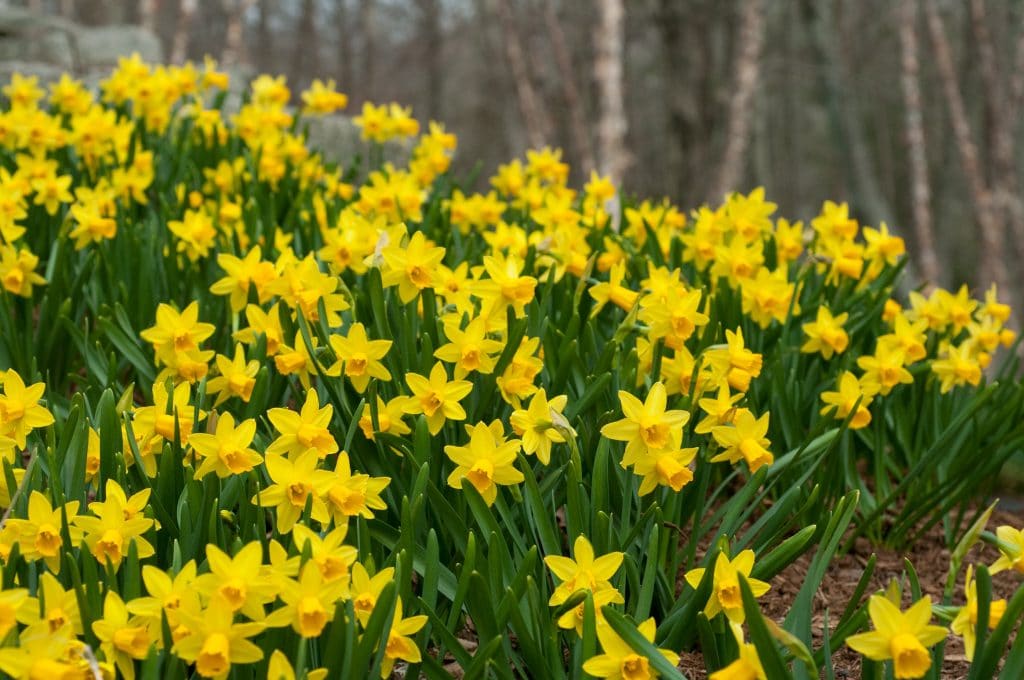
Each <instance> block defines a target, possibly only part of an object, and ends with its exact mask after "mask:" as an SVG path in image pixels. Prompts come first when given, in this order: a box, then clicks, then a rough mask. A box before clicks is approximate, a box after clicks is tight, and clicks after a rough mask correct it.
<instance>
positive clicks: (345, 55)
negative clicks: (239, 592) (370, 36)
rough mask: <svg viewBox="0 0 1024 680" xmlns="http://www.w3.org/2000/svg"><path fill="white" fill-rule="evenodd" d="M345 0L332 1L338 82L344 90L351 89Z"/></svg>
mask: <svg viewBox="0 0 1024 680" xmlns="http://www.w3.org/2000/svg"><path fill="white" fill-rule="evenodd" d="M349 21H350V17H349V13H348V2H347V0H335V3H334V42H335V45H336V46H337V48H338V50H337V60H338V83H339V84H340V86H341V88H342V89H343V90H345V91H346V92H351V91H352V77H353V76H352V34H351V27H350V26H349Z"/></svg>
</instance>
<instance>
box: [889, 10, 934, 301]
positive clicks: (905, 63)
mask: <svg viewBox="0 0 1024 680" xmlns="http://www.w3.org/2000/svg"><path fill="white" fill-rule="evenodd" d="M899 10H900V11H899V15H898V17H897V25H898V26H899V32H900V57H901V59H900V64H901V69H900V75H901V78H900V84H901V85H902V90H903V104H904V108H905V109H906V111H905V113H904V116H905V124H906V135H907V155H908V157H909V160H910V191H911V206H912V208H913V213H914V236H915V237H916V240H917V261H918V263H919V264H920V266H921V276H922V277H923V278H924V280H925V281H926V282H928V283H929V284H932V285H935V284H938V282H939V275H940V272H939V260H938V256H937V255H936V253H935V234H934V232H933V230H932V209H931V202H932V193H931V184H930V182H929V179H928V158H927V155H926V153H925V136H924V121H923V117H922V115H921V84H920V81H919V74H918V72H919V70H920V69H919V64H918V56H917V0H900V7H899Z"/></svg>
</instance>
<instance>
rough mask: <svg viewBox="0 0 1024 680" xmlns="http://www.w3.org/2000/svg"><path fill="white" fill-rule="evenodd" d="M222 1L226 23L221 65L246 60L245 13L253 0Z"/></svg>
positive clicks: (230, 64)
mask: <svg viewBox="0 0 1024 680" xmlns="http://www.w3.org/2000/svg"><path fill="white" fill-rule="evenodd" d="M222 2H223V5H224V16H225V19H226V22H227V23H226V27H225V30H224V48H223V49H222V50H221V53H220V62H221V64H222V65H223V66H232V65H234V64H239V63H243V62H245V61H246V54H245V15H246V14H247V13H248V11H249V9H250V8H251V7H252V6H253V3H254V2H255V0H222Z"/></svg>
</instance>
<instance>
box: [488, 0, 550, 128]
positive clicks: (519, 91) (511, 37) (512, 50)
mask: <svg viewBox="0 0 1024 680" xmlns="http://www.w3.org/2000/svg"><path fill="white" fill-rule="evenodd" d="M495 8H496V10H497V14H498V23H499V25H500V26H501V36H502V43H503V44H504V46H505V58H506V59H507V61H508V66H509V69H510V70H511V71H512V81H513V83H514V85H515V90H516V99H517V101H518V102H519V112H520V113H521V114H522V116H523V125H524V126H525V127H526V138H527V141H528V142H529V144H530V146H532V147H535V148H539V147H542V146H544V145H545V144H546V143H548V141H549V140H550V137H551V126H550V124H549V122H548V118H547V115H546V113H545V111H544V109H543V106H542V104H541V102H540V98H539V97H538V96H537V91H536V89H534V86H533V81H532V80H531V79H530V71H529V66H528V65H527V63H526V56H525V53H524V51H523V43H522V40H521V39H520V37H519V30H518V28H516V20H515V15H513V13H512V6H511V5H510V4H509V0H496V2H495Z"/></svg>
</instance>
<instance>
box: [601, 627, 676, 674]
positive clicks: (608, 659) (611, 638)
mask: <svg viewBox="0 0 1024 680" xmlns="http://www.w3.org/2000/svg"><path fill="white" fill-rule="evenodd" d="M655 629H656V625H655V623H654V619H653V618H651V619H647V620H646V621H644V622H643V623H641V624H640V625H639V626H637V630H638V631H639V632H640V635H642V636H643V637H644V639H645V640H647V641H648V642H654V633H655ZM597 639H598V640H600V642H601V650H602V651H603V652H604V653H603V654H598V655H597V656H595V657H592V658H590V659H587V660H586V661H584V662H583V670H584V671H585V672H587V673H589V674H590V675H593V676H594V677H595V678H609V679H614V680H620V679H621V680H650V679H653V678H657V677H659V676H658V672H657V671H656V670H654V669H653V668H651V662H650V660H649V659H648V658H647V657H646V656H644V655H642V654H638V653H637V652H636V651H634V649H633V648H632V647H630V646H629V644H628V643H627V642H626V641H625V640H623V639H622V638H621V637H619V636H618V634H617V633H616V632H615V631H613V630H612V628H611V626H600V627H598V629H597ZM658 651H659V652H660V653H661V655H662V656H664V657H665V658H666V659H667V660H668V662H669V663H670V664H672V665H673V666H675V665H676V664H678V663H679V655H678V654H676V653H675V652H672V651H669V650H667V649H659V650H658Z"/></svg>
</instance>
